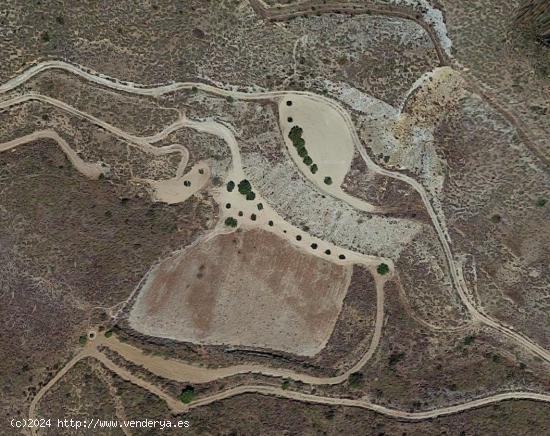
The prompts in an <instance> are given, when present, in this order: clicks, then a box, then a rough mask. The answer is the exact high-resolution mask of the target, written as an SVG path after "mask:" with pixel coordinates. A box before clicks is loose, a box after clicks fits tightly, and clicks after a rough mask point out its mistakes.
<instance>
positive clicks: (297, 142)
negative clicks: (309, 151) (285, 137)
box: [292, 138, 306, 148]
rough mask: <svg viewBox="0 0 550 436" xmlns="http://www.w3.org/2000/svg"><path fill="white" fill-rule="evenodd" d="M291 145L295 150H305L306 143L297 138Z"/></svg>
mask: <svg viewBox="0 0 550 436" xmlns="http://www.w3.org/2000/svg"><path fill="white" fill-rule="evenodd" d="M292 143H293V144H294V147H296V148H305V146H306V141H304V140H303V138H297V139H296V140H295V141H292Z"/></svg>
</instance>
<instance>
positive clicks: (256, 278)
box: [129, 230, 351, 355]
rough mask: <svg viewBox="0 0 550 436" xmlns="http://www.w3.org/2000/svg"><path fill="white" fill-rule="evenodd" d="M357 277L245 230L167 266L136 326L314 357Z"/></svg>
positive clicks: (136, 311) (152, 281)
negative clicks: (350, 282)
mask: <svg viewBox="0 0 550 436" xmlns="http://www.w3.org/2000/svg"><path fill="white" fill-rule="evenodd" d="M350 277H351V268H350V267H344V266H339V265H336V264H332V263H330V262H327V261H325V260H322V259H321V258H319V257H315V256H312V255H309V254H305V253H303V252H301V251H298V250H297V249H296V248H294V247H292V246H291V245H290V244H289V243H287V242H286V241H284V240H283V239H280V238H279V237H277V236H275V235H274V234H272V233H268V232H265V231H261V230H243V231H237V232H235V233H231V234H224V235H217V236H214V237H213V238H209V239H208V240H206V241H204V242H202V243H201V244H199V245H196V246H194V247H191V248H189V249H187V250H185V251H184V252H182V253H180V254H177V255H175V256H173V257H171V258H169V259H167V260H165V261H163V262H162V263H161V264H160V265H159V266H158V267H157V268H156V269H155V270H154V271H153V272H152V273H151V274H150V276H149V277H148V279H147V281H146V282H145V284H144V286H143V289H142V290H141V293H140V295H139V297H138V298H137V300H136V303H135V305H134V307H133V308H132V311H131V313H130V318H129V321H130V325H131V326H132V328H134V329H136V330H138V331H140V332H142V333H144V334H147V335H153V336H160V337H165V338H171V339H177V340H180V341H188V342H198V343H203V344H232V345H246V346H252V347H263V348H272V349H277V350H283V351H289V352H293V353H296V354H299V355H314V354H316V353H317V352H319V351H320V350H321V349H322V348H323V346H324V344H325V343H326V341H327V340H328V338H329V336H330V334H331V332H332V329H333V327H334V324H335V323H336V319H337V317H338V314H339V312H340V309H341V307H342V301H343V299H344V296H345V292H346V290H347V287H348V285H349V281H350Z"/></svg>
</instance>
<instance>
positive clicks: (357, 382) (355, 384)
mask: <svg viewBox="0 0 550 436" xmlns="http://www.w3.org/2000/svg"><path fill="white" fill-rule="evenodd" d="M364 382H365V376H364V375H363V373H362V372H352V373H351V374H350V376H349V377H348V384H349V385H350V387H352V388H353V389H357V388H360V387H361V386H362V385H363V383H364Z"/></svg>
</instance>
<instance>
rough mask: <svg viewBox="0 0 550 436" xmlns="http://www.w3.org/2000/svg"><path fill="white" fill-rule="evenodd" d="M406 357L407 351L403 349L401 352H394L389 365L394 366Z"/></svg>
mask: <svg viewBox="0 0 550 436" xmlns="http://www.w3.org/2000/svg"><path fill="white" fill-rule="evenodd" d="M404 358H405V353H404V352H403V351H401V352H399V353H392V354H390V357H389V358H388V365H389V366H390V367H393V366H395V365H397V364H398V363H399V362H401V361H402V360H403V359H404Z"/></svg>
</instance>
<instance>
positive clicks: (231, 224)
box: [225, 216, 237, 227]
mask: <svg viewBox="0 0 550 436" xmlns="http://www.w3.org/2000/svg"><path fill="white" fill-rule="evenodd" d="M225 225H226V226H229V227H237V220H236V219H235V218H233V217H231V216H230V217H227V218H226V219H225Z"/></svg>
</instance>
